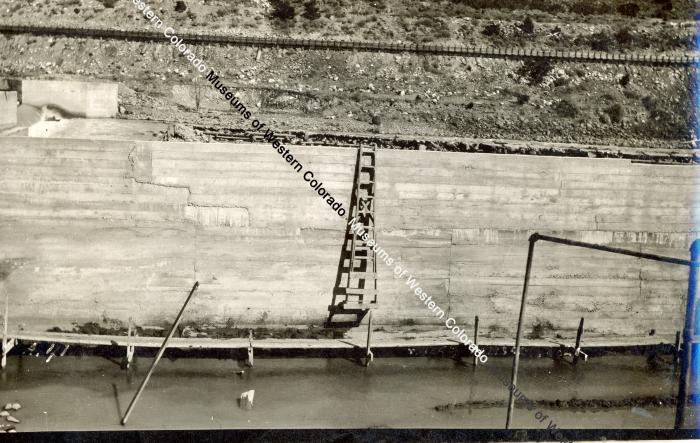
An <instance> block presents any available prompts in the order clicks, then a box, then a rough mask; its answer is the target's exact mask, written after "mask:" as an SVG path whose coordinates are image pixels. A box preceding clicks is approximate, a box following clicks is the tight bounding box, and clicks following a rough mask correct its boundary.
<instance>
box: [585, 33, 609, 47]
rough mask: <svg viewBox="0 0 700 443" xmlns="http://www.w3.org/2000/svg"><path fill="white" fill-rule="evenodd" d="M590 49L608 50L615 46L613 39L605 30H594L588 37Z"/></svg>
mask: <svg viewBox="0 0 700 443" xmlns="http://www.w3.org/2000/svg"><path fill="white" fill-rule="evenodd" d="M589 42H590V44H591V49H593V50H594V51H609V50H610V49H611V48H613V47H614V46H615V40H613V38H612V37H611V36H610V35H608V34H607V33H605V32H596V33H595V34H592V35H591V36H590V37H589Z"/></svg>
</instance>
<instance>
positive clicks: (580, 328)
mask: <svg viewBox="0 0 700 443" xmlns="http://www.w3.org/2000/svg"><path fill="white" fill-rule="evenodd" d="M582 335H583V317H581V321H580V322H579V323H578V331H576V345H575V346H574V365H575V364H576V363H578V356H579V353H580V351H581V336H582Z"/></svg>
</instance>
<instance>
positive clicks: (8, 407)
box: [3, 403, 12, 411]
mask: <svg viewBox="0 0 700 443" xmlns="http://www.w3.org/2000/svg"><path fill="white" fill-rule="evenodd" d="M3 409H5V410H6V411H9V410H10V409H12V403H8V404H6V405H5V407H4V408H3Z"/></svg>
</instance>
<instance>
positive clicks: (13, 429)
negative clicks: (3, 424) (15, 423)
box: [7, 428, 17, 432]
mask: <svg viewBox="0 0 700 443" xmlns="http://www.w3.org/2000/svg"><path fill="white" fill-rule="evenodd" d="M7 432H17V429H15V428H12V429H8V430H7Z"/></svg>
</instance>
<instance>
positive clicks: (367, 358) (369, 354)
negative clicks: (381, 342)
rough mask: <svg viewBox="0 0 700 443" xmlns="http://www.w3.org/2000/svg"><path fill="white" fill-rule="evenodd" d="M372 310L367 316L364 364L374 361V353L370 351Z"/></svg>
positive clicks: (367, 364)
mask: <svg viewBox="0 0 700 443" xmlns="http://www.w3.org/2000/svg"><path fill="white" fill-rule="evenodd" d="M371 342H372V310H371V309H370V311H369V318H368V320H367V350H366V351H367V352H366V354H365V366H369V364H370V363H371V362H372V361H374V354H373V353H372V349H371V346H372V343H371Z"/></svg>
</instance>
